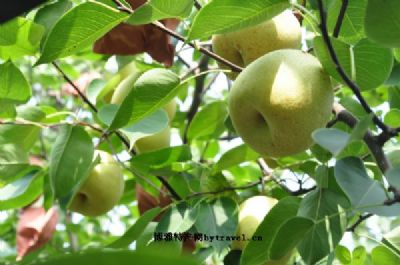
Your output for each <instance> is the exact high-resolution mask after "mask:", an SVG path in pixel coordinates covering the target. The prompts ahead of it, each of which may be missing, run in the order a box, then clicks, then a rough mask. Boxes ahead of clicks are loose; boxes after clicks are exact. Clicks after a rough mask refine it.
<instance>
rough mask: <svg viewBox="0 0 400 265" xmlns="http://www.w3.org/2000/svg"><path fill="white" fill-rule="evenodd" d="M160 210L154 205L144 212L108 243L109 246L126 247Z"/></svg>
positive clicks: (140, 233) (138, 235)
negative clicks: (119, 235) (120, 234)
mask: <svg viewBox="0 0 400 265" xmlns="http://www.w3.org/2000/svg"><path fill="white" fill-rule="evenodd" d="M160 212H161V208H159V207H156V208H153V209H150V210H148V211H147V212H145V213H144V214H143V215H142V216H141V217H140V218H139V219H138V220H137V221H136V222H135V223H134V224H133V225H132V226H131V227H130V228H129V229H128V230H127V231H126V232H125V233H124V235H122V236H121V237H120V238H118V239H117V240H115V241H114V242H112V243H111V244H109V245H108V246H107V247H109V248H127V247H129V245H130V244H131V243H132V242H134V241H136V240H137V239H138V238H139V237H140V235H142V233H143V232H144V230H145V229H146V227H147V226H148V224H149V223H150V222H151V221H152V220H153V219H154V218H155V217H156V216H157V215H158V214H159V213H160Z"/></svg>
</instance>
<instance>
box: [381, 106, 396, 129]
mask: <svg viewBox="0 0 400 265" xmlns="http://www.w3.org/2000/svg"><path fill="white" fill-rule="evenodd" d="M384 122H385V123H386V124H387V125H389V126H391V127H394V128H396V127H400V109H391V110H390V111H389V112H388V113H386V115H385V118H384Z"/></svg>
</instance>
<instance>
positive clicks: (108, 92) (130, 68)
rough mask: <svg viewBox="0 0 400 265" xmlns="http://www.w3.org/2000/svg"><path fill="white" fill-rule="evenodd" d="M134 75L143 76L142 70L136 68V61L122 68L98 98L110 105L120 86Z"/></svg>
mask: <svg viewBox="0 0 400 265" xmlns="http://www.w3.org/2000/svg"><path fill="white" fill-rule="evenodd" d="M132 74H136V75H138V76H140V74H141V72H140V70H139V69H138V68H137V66H136V62H135V61H132V62H130V63H128V64H127V65H125V66H124V67H122V68H121V70H119V71H118V73H116V74H115V75H113V76H112V77H111V79H110V80H108V82H107V83H106V85H105V86H104V88H103V89H102V90H101V92H100V94H99V96H98V98H103V99H104V102H106V103H109V102H110V101H111V97H112V96H113V93H114V91H115V89H116V88H117V87H118V85H119V84H120V83H121V82H122V81H123V80H125V79H126V78H127V77H128V76H130V75H132Z"/></svg>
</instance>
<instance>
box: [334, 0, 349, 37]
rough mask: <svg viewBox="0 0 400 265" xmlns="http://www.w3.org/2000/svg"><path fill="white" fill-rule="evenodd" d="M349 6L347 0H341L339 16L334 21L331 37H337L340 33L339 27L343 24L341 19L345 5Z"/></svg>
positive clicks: (345, 8) (344, 11)
mask: <svg viewBox="0 0 400 265" xmlns="http://www.w3.org/2000/svg"><path fill="white" fill-rule="evenodd" d="M348 6H349V0H342V7H341V8H340V12H339V16H338V19H337V21H336V25H335V29H334V30H333V37H335V38H337V37H339V34H340V29H341V27H342V24H343V19H344V16H345V14H346V10H347V7H348Z"/></svg>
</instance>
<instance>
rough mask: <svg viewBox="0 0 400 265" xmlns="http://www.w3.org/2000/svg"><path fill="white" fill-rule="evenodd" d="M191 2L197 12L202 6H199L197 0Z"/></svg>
mask: <svg viewBox="0 0 400 265" xmlns="http://www.w3.org/2000/svg"><path fill="white" fill-rule="evenodd" d="M193 1H194V6H195V7H196V8H197V9H198V10H200V9H201V7H202V6H201V5H200V3H199V1H197V0H193Z"/></svg>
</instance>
